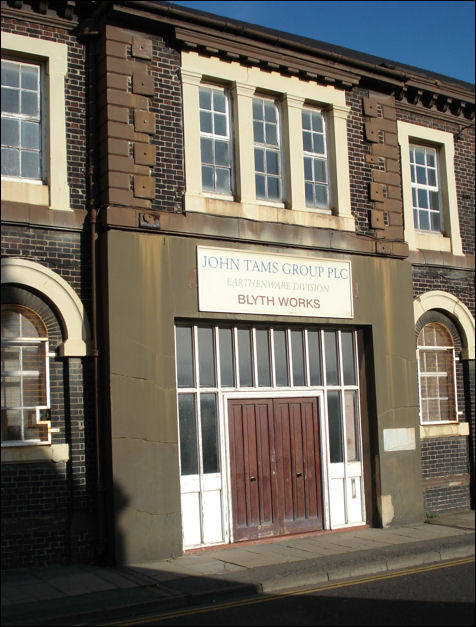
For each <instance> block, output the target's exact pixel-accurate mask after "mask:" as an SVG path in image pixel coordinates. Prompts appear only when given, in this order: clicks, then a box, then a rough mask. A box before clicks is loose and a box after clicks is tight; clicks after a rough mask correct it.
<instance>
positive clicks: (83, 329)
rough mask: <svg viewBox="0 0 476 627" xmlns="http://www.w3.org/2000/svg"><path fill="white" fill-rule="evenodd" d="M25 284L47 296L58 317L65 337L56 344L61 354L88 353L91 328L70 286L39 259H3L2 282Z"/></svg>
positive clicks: (82, 354)
mask: <svg viewBox="0 0 476 627" xmlns="http://www.w3.org/2000/svg"><path fill="white" fill-rule="evenodd" d="M6 283H14V284H17V285H24V286H28V287H30V288H32V289H34V290H36V291H37V292H39V293H40V294H43V295H44V296H46V297H47V298H48V299H49V300H50V302H51V303H53V305H54V306H55V308H56V310H57V313H58V315H59V317H60V319H61V322H62V325H63V329H64V333H65V339H64V341H63V342H62V343H61V344H60V345H59V346H58V352H59V354H60V355H62V356H64V357H84V356H85V355H88V354H89V353H90V340H91V331H90V326H89V321H88V317H87V314H86V311H85V309H84V306H83V304H82V303H81V300H80V299H79V297H78V295H77V294H76V292H75V291H74V290H73V288H72V287H71V286H70V285H69V284H68V283H67V282H66V281H65V280H64V279H63V278H62V277H60V276H59V274H57V273H56V272H53V270H50V269H49V268H45V267H44V266H42V265H41V264H39V263H36V262H34V261H29V260H28V259H20V258H17V257H9V258H4V259H2V284H6Z"/></svg>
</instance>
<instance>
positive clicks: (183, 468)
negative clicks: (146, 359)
mask: <svg viewBox="0 0 476 627" xmlns="http://www.w3.org/2000/svg"><path fill="white" fill-rule="evenodd" d="M179 430H180V472H181V474H182V475H197V474H198V455H197V427H196V420H195V396H194V395H193V394H180V395H179Z"/></svg>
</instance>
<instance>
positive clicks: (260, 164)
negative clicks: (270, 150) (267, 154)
mask: <svg viewBox="0 0 476 627" xmlns="http://www.w3.org/2000/svg"><path fill="white" fill-rule="evenodd" d="M255 170H256V172H264V171H265V170H264V150H263V149H262V148H255Z"/></svg>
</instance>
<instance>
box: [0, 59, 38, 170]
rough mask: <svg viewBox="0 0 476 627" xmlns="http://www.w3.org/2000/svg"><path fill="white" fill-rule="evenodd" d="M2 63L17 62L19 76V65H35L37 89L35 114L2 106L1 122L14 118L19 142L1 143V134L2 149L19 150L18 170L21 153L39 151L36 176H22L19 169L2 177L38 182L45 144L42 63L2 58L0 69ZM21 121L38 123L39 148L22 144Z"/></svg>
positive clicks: (21, 89)
mask: <svg viewBox="0 0 476 627" xmlns="http://www.w3.org/2000/svg"><path fill="white" fill-rule="evenodd" d="M4 63H12V64H17V65H19V66H20V76H21V67H22V66H29V67H35V68H37V70H38V89H37V90H35V93H37V107H38V113H37V115H29V114H24V113H20V112H17V113H10V112H8V111H4V110H3V107H2V122H3V119H6V120H16V121H17V122H18V124H19V144H18V145H17V146H10V145H9V144H7V143H3V135H2V150H3V148H10V147H13V148H17V149H18V152H19V170H20V164H21V154H22V152H23V153H31V152H38V153H39V173H38V176H37V177H27V176H22V175H21V172H20V171H19V174H18V175H8V174H2V177H3V178H4V179H7V180H8V179H11V180H20V181H25V180H27V181H31V182H38V183H41V182H42V181H43V179H44V145H45V140H44V132H43V131H44V120H43V117H44V116H43V111H44V72H43V65H42V64H41V63H32V62H25V61H24V60H22V59H15V58H2V69H3V64H4ZM3 87H5V89H9V86H7V85H5V86H4V85H3V84H2V89H3ZM18 91H19V92H20V94H21V92H22V91H23V88H22V86H21V85H19V86H18ZM25 91H28V92H31V91H33V90H30V89H28V90H25ZM22 122H29V123H34V124H36V125H38V127H39V133H38V134H39V148H38V149H33V148H29V147H27V146H26V147H25V146H22V132H21V125H22Z"/></svg>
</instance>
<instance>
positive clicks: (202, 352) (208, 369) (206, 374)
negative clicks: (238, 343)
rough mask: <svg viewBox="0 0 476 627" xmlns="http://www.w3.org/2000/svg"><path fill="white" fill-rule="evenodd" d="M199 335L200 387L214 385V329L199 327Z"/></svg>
mask: <svg viewBox="0 0 476 627" xmlns="http://www.w3.org/2000/svg"><path fill="white" fill-rule="evenodd" d="M197 336H198V370H199V377H200V387H213V386H214V385H215V360H214V350H213V329H211V328H210V327H199V328H198V329H197Z"/></svg>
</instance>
